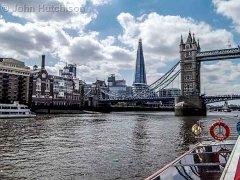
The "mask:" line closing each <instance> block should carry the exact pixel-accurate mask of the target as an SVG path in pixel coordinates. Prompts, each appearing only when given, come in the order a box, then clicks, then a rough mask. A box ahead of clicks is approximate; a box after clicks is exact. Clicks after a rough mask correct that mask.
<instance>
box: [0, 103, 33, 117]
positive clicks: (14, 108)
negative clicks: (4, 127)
mask: <svg viewBox="0 0 240 180" xmlns="http://www.w3.org/2000/svg"><path fill="white" fill-rule="evenodd" d="M31 117H36V114H35V113H33V112H31V111H30V109H29V108H28V106H26V105H23V104H19V103H18V102H17V101H15V102H14V103H13V104H0V119H6V118H31Z"/></svg>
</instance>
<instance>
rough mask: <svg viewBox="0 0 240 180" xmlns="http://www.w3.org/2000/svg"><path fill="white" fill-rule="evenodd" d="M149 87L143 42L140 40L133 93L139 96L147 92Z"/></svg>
mask: <svg viewBox="0 0 240 180" xmlns="http://www.w3.org/2000/svg"><path fill="white" fill-rule="evenodd" d="M146 87H147V79H146V70H145V63H144V56H143V48H142V40H141V39H139V42H138V50H137V60H136V67H135V79H134V82H133V93H134V94H138V93H140V92H142V91H143V90H145V89H146Z"/></svg>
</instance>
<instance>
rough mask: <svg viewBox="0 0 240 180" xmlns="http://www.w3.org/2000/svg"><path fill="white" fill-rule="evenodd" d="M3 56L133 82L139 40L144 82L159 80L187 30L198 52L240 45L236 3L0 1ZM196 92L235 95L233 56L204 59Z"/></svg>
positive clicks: (238, 84) (238, 70)
mask: <svg viewBox="0 0 240 180" xmlns="http://www.w3.org/2000/svg"><path fill="white" fill-rule="evenodd" d="M0 5H1V6H0V42H1V46H0V51H1V56H2V57H9V58H10V57H11V58H16V59H19V60H22V61H24V62H25V63H26V64H27V65H29V66H32V65H34V64H37V65H40V56H41V55H42V54H46V55H47V62H46V64H47V69H48V70H49V71H50V73H51V74H57V73H58V70H59V68H62V67H63V66H64V65H65V64H66V63H74V64H77V67H78V76H79V77H80V79H82V80H85V81H86V82H93V81H95V80H96V79H102V80H103V79H107V77H108V75H110V74H116V75H117V77H119V78H123V79H125V80H127V83H128V84H129V85H131V84H132V82H133V77H134V65H135V61H136V49H137V43H138V39H139V38H142V40H143V48H144V56H145V64H146V70H147V81H148V83H149V84H150V83H151V82H153V81H155V80H157V79H158V78H160V77H161V75H162V74H164V73H165V72H167V71H168V70H169V69H170V68H171V67H172V66H173V65H174V64H175V63H176V62H177V61H178V60H179V49H178V47H179V41H180V36H181V34H182V35H183V37H184V39H186V36H187V35H188V32H189V29H190V30H191V32H194V33H195V37H196V38H198V39H199V40H200V45H201V48H202V50H212V49H219V48H227V47H229V46H230V45H231V47H235V46H237V44H240V21H239V17H240V11H239V9H240V1H239V0H182V1H176V0H151V1H149V0H38V1H36V0H14V1H13V0H12V1H9V0H1V2H0ZM201 72H202V75H201V80H202V92H203V91H204V92H205V93H207V94H209V95H210V94H226V93H238V94H239V93H240V63H239V60H238V59H237V60H232V61H216V62H206V63H204V64H202V69H201ZM176 84H179V83H176Z"/></svg>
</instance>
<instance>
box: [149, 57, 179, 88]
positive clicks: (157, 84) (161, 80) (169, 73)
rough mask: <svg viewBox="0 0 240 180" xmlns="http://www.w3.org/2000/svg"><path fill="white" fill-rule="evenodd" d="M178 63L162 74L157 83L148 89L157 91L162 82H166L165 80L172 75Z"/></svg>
mask: <svg viewBox="0 0 240 180" xmlns="http://www.w3.org/2000/svg"><path fill="white" fill-rule="evenodd" d="M179 63H180V61H178V62H177V63H176V64H175V65H174V66H173V67H172V68H171V69H170V70H169V71H168V72H167V73H166V74H164V75H163V76H162V77H161V78H159V79H158V80H157V81H155V82H154V83H152V84H151V85H149V88H150V89H152V90H155V89H157V88H158V87H159V86H161V84H163V82H165V81H167V78H168V77H169V76H170V75H171V74H172V73H173V71H174V70H175V69H176V68H177V66H178V65H179Z"/></svg>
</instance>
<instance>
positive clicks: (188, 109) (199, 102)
mask: <svg viewBox="0 0 240 180" xmlns="http://www.w3.org/2000/svg"><path fill="white" fill-rule="evenodd" d="M175 115H176V116H206V115H207V110H206V104H205V103H204V99H203V98H202V97H201V96H198V95H193V96H180V97H176V98H175Z"/></svg>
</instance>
